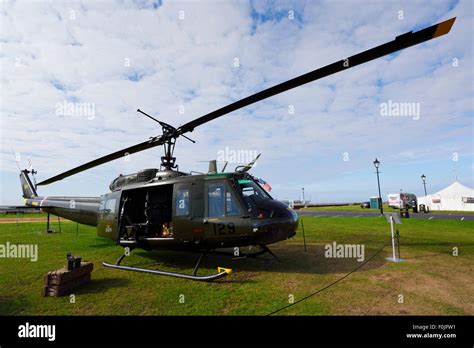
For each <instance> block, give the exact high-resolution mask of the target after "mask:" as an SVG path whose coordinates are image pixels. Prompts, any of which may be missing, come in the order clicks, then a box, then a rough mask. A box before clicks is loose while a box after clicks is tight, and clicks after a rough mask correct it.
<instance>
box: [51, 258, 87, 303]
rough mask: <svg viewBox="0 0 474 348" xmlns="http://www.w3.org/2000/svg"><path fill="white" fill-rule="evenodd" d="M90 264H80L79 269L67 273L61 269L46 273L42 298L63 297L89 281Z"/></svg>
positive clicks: (64, 269) (65, 269)
mask: <svg viewBox="0 0 474 348" xmlns="http://www.w3.org/2000/svg"><path fill="white" fill-rule="evenodd" d="M93 266H94V265H93V264H92V263H91V262H81V267H79V268H75V269H73V270H71V271H68V270H67V268H61V269H58V270H56V271H52V272H48V274H46V275H45V277H44V288H43V291H42V293H43V296H64V295H68V294H70V293H71V292H72V290H74V289H76V288H77V287H79V286H81V285H84V284H86V283H88V282H89V281H90V280H91V272H92V269H93Z"/></svg>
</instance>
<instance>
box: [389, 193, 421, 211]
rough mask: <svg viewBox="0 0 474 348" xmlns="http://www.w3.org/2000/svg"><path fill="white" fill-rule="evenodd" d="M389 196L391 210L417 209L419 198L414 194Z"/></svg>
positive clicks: (392, 194) (391, 194)
mask: <svg viewBox="0 0 474 348" xmlns="http://www.w3.org/2000/svg"><path fill="white" fill-rule="evenodd" d="M387 196H388V206H389V207H391V208H398V209H400V208H413V207H417V198H416V195H414V194H413V193H406V192H399V193H389V194H388V195H387Z"/></svg>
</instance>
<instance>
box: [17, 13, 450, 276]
mask: <svg viewBox="0 0 474 348" xmlns="http://www.w3.org/2000/svg"><path fill="white" fill-rule="evenodd" d="M454 21H455V18H451V19H449V20H446V21H444V22H440V23H438V24H436V25H433V26H430V27H427V28H425V29H421V30H419V31H416V32H411V31H410V32H408V33H405V34H403V35H400V36H398V37H396V38H395V40H393V41H390V42H387V43H385V44H382V45H380V46H377V47H374V48H372V49H369V50H366V51H364V52H361V53H358V54H355V55H353V56H351V57H348V58H345V59H342V60H340V61H337V62H335V63H332V64H329V65H327V66H324V67H322V68H319V69H316V70H313V71H311V72H309V73H306V74H304V75H301V76H298V77H296V78H293V79H291V80H288V81H286V82H283V83H280V84H278V85H275V86H272V87H270V88H267V89H265V90H262V91H260V92H258V93H256V94H253V95H250V96H248V97H246V98H244V99H241V100H238V101H236V102H234V103H232V104H229V105H227V106H224V107H222V108H220V109H218V110H215V111H213V112H210V113H208V114H206V115H204V116H201V117H199V118H196V119H194V120H193V121H190V122H188V123H186V124H184V125H182V126H180V127H177V128H175V127H173V126H172V125H169V124H167V123H165V122H162V121H159V120H157V119H155V118H154V117H152V116H150V115H148V114H146V113H145V112H143V111H141V110H140V109H138V110H137V111H138V112H140V113H142V114H143V115H145V116H147V117H149V118H150V119H152V120H154V121H156V122H157V123H158V124H159V125H160V126H161V128H162V134H161V135H157V136H154V137H151V138H149V140H146V141H144V142H142V143H139V144H136V145H133V146H130V147H127V148H125V149H122V150H119V151H116V152H114V153H111V154H108V155H106V156H103V157H100V158H98V159H95V160H93V161H90V162H88V163H85V164H83V165H81V166H78V167H76V168H73V169H71V170H68V171H66V172H64V173H62V174H59V175H56V176H54V177H52V178H50V179H47V180H44V181H41V182H39V183H37V184H36V180H35V178H34V175H35V174H36V171H34V170H33V169H31V168H30V169H25V170H21V171H20V181H21V185H22V190H23V197H24V199H25V205H26V206H29V207H35V208H38V209H41V210H42V211H45V212H47V213H48V214H53V215H57V216H60V217H64V218H66V219H69V220H72V221H75V222H78V223H81V224H86V225H90V226H96V227H97V234H98V235H99V236H101V237H106V238H110V239H112V240H114V241H116V243H117V244H118V245H120V246H122V247H124V248H125V252H124V253H123V255H122V256H120V258H119V259H118V260H117V262H116V263H115V264H110V263H106V262H104V263H103V265H104V266H105V267H112V268H117V269H122V270H131V271H139V272H147V273H152V274H157V275H165V276H173V277H180V278H185V279H191V280H200V281H211V280H215V279H219V278H222V277H224V276H226V275H228V274H229V273H231V270H230V269H226V268H220V267H219V268H218V270H217V273H215V274H212V275H201V276H200V275H197V271H198V268H199V265H200V262H201V260H202V258H203V257H204V255H206V254H208V253H216V254H225V253H226V252H225V251H224V249H226V248H237V249H239V248H242V247H249V248H250V247H251V248H253V246H255V249H250V251H252V250H254V251H253V252H250V251H249V252H248V253H242V255H243V256H244V257H251V256H257V255H261V254H263V253H266V252H268V253H270V254H272V255H274V254H273V253H272V252H271V251H270V249H269V248H268V245H269V244H272V243H276V242H279V241H283V240H286V239H288V238H291V237H293V236H294V235H295V234H296V229H297V226H298V216H297V214H296V213H295V212H294V211H293V210H292V209H291V208H289V207H288V206H286V205H285V204H283V203H281V202H279V201H277V200H275V199H273V198H272V197H271V196H270V194H269V193H268V192H267V191H266V190H265V189H264V188H263V187H262V186H261V185H260V184H259V182H258V180H257V179H256V178H255V177H254V176H252V175H251V174H250V173H249V171H250V169H252V166H253V165H254V164H255V161H256V160H257V159H258V156H257V158H256V159H254V161H252V162H251V163H249V164H248V165H244V166H240V167H237V168H235V169H234V170H233V171H231V172H230V171H229V172H225V171H224V170H222V171H220V172H219V171H218V170H217V164H216V161H210V163H209V170H208V172H207V173H196V172H191V173H185V172H182V171H179V170H178V166H177V164H176V158H175V157H173V152H174V148H175V144H176V140H177V139H178V138H179V137H183V138H185V139H187V140H189V141H191V142H193V143H194V141H193V140H192V139H190V138H189V137H188V136H187V135H186V134H188V133H190V132H192V131H194V130H195V129H196V128H197V127H199V126H202V125H203V124H205V123H207V122H210V121H212V120H214V119H216V118H218V117H221V116H224V115H227V114H229V113H231V112H233V111H235V110H238V109H241V108H243V107H246V106H248V105H251V104H253V103H256V102H259V101H261V100H264V99H266V98H269V97H272V96H274V95H277V94H279V93H282V92H285V91H288V90H290V89H293V88H296V87H298V86H301V85H304V84H307V83H309V82H312V81H315V80H318V79H320V78H323V77H326V76H329V75H332V74H335V73H338V72H340V71H343V70H347V69H349V68H352V67H355V66H358V65H360V64H363V63H366V62H368V61H371V60H374V59H377V58H380V57H382V56H385V55H388V54H392V53H394V52H397V51H399V50H402V49H405V48H407V47H410V46H414V45H417V44H420V43H423V42H425V41H428V40H431V39H433V38H436V37H439V36H442V35H445V34H447V33H448V32H449V31H450V29H451V27H452V25H453V23H454ZM156 146H163V147H164V156H162V157H161V165H160V168H159V169H145V170H141V171H139V172H137V173H135V174H130V175H120V176H119V177H117V178H116V179H115V180H113V181H112V183H111V184H110V187H109V188H110V192H108V193H106V194H104V195H102V196H100V197H72V196H59V197H58V196H56V197H52V196H39V195H38V194H37V186H42V185H48V184H51V183H53V182H56V181H59V180H62V179H64V178H67V177H69V176H71V175H74V174H77V173H80V172H82V171H85V170H87V169H90V168H93V167H96V166H98V165H101V164H104V163H107V162H110V161H113V160H116V159H119V158H122V157H124V156H128V155H131V154H133V153H137V152H140V151H143V150H147V149H150V148H153V147H156ZM259 156H260V155H259ZM224 169H225V167H224ZM30 174H31V175H32V176H30ZM135 248H141V249H144V250H156V249H168V250H176V251H195V252H198V253H200V256H199V259H198V260H197V262H196V264H195V267H194V271H193V272H192V274H185V273H177V272H168V271H163V270H157V269H146V268H139V267H128V266H123V265H121V261H122V260H123V259H124V257H125V256H126V255H128V254H129V252H130V251H131V250H133V249H135Z"/></svg>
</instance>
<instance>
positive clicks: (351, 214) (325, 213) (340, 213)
mask: <svg viewBox="0 0 474 348" xmlns="http://www.w3.org/2000/svg"><path fill="white" fill-rule="evenodd" d="M296 212H297V213H298V215H299V216H313V217H348V218H364V217H372V216H379V215H380V212H375V211H346V210H333V211H329V210H321V211H307V210H306V211H303V210H296ZM412 218H413V219H426V220H462V221H464V220H474V214H449V213H448V214H441V213H440V214H438V213H437V214H424V213H416V214H415V213H412V212H410V219H412Z"/></svg>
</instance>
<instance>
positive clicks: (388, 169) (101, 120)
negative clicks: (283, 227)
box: [0, 0, 474, 205]
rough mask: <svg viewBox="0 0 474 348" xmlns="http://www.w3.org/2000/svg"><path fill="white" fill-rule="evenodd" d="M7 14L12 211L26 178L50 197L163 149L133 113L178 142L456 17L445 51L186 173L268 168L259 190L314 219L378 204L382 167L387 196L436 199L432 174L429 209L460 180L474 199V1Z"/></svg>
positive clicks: (163, 4) (225, 126) (270, 107)
mask: <svg viewBox="0 0 474 348" xmlns="http://www.w3.org/2000/svg"><path fill="white" fill-rule="evenodd" d="M0 4H1V10H0V72H1V74H0V84H1V85H0V87H1V89H0V129H1V131H0V205H21V204H23V200H22V197H21V187H20V182H19V178H18V168H17V161H16V160H18V161H19V163H20V165H21V167H22V168H28V167H29V166H30V164H29V163H30V162H31V163H32V166H33V168H34V169H35V170H37V171H38V174H37V180H38V181H40V180H43V179H46V178H48V177H50V176H53V175H55V174H58V173H60V172H63V171H65V170H68V169H71V168H72V167H75V166H77V165H80V164H83V163H85V162H87V161H90V160H92V159H94V158H96V157H100V156H103V155H105V154H108V153H111V152H115V151H117V150H119V149H121V148H125V147H128V146H130V145H133V144H135V143H139V142H143V141H145V140H147V139H148V138H149V137H152V136H156V135H159V134H161V128H160V127H159V126H158V124H156V123H155V122H153V121H151V120H150V119H148V118H146V117H144V116H141V115H140V114H138V113H137V112H136V110H137V109H138V108H140V109H141V110H144V111H145V112H147V113H149V114H151V115H153V116H154V117H156V118H158V119H160V120H162V121H164V122H167V123H169V124H172V125H174V126H179V125H181V124H184V123H186V122H188V121H190V120H192V119H194V118H197V117H199V116H201V115H204V114H206V113H208V112H210V111H213V110H215V109H218V108H220V107H222V106H225V105H227V104H229V103H232V102H234V101H236V100H238V99H240V98H243V97H246V96H248V95H250V94H252V93H255V92H258V91H259V90H262V89H264V88H268V87H270V86H272V85H275V84H278V83H280V82H283V81H285V80H287V79H290V78H293V77H296V76H298V75H301V74H304V73H306V72H309V71H311V70H314V69H316V68H319V67H321V66H324V65H327V64H330V63H332V62H335V61H338V60H340V59H343V58H345V57H348V56H351V55H353V54H356V53H359V52H361V51H364V50H366V49H369V48H372V47H375V46H378V45H380V44H383V43H385V42H388V41H391V40H393V39H394V38H395V37H396V36H398V35H401V34H403V33H405V32H408V31H411V30H413V31H416V30H419V29H421V28H424V27H427V26H430V25H433V24H435V23H438V22H440V21H443V20H446V19H449V18H451V17H457V19H456V22H455V23H454V26H453V28H452V30H451V32H450V33H449V34H447V35H445V36H442V37H440V38H437V39H434V40H431V41H429V42H427V43H423V44H421V45H418V46H415V47H411V48H408V49H406V50H403V51H401V52H400V53H396V54H392V55H389V56H386V57H383V58H381V59H378V60H376V61H372V62H369V63H367V64H364V65H361V66H358V67H355V68H352V69H349V70H347V71H343V72H340V73H338V74H335V75H332V76H329V77H327V78H324V79H321V80H318V81H315V82H312V83H310V84H307V85H304V86H301V87H298V88H296V89H293V90H291V91H288V92H285V93H283V94H280V95H277V96H274V97H271V98H269V99H267V100H265V101H262V102H259V103H258V104H254V105H251V106H248V107H246V108H243V109H241V110H238V111H235V112H233V113H231V114H229V115H226V116H224V117H221V118H219V119H217V120H214V121H212V122H210V123H208V124H206V125H204V126H201V127H198V128H196V129H195V130H194V132H192V133H189V134H188V135H189V136H190V137H191V138H192V139H193V140H195V141H196V143H195V144H193V143H191V142H189V141H187V140H186V139H183V138H180V139H178V141H177V145H176V150H175V156H176V157H177V163H178V164H179V169H180V170H181V171H185V172H189V171H192V170H194V171H202V172H205V171H206V170H207V163H205V161H208V160H211V159H227V160H231V162H232V163H229V164H228V166H227V169H233V168H234V167H236V166H237V165H239V164H242V163H237V162H239V160H240V162H245V161H247V158H250V157H252V156H254V155H255V154H258V153H261V154H262V155H261V157H260V159H259V161H258V162H257V166H256V167H255V168H253V169H252V171H251V172H252V173H253V174H254V175H255V176H257V177H260V178H263V179H264V180H265V181H267V182H268V183H269V184H270V185H271V186H272V187H273V190H272V192H271V193H272V195H273V196H274V197H275V198H278V199H301V198H302V188H304V192H305V199H307V200H308V199H310V200H311V201H313V202H316V203H326V202H361V201H367V200H368V199H369V197H371V196H376V195H377V194H378V192H377V178H376V174H375V169H374V166H373V163H372V162H373V161H374V159H375V158H378V159H379V160H380V162H381V164H380V171H381V174H380V183H381V191H382V195H383V196H385V195H386V194H387V193H394V192H399V191H400V190H403V191H404V192H413V193H415V194H417V195H419V196H421V195H423V184H422V181H421V178H420V176H421V175H422V174H425V175H426V177H427V179H426V185H427V191H428V193H430V192H435V191H438V190H440V189H442V188H444V187H446V186H448V185H449V184H451V183H452V182H453V181H454V179H455V178H457V180H459V181H460V182H461V183H463V184H464V185H467V186H470V187H472V186H474V164H473V157H474V146H473V139H474V127H473V116H474V115H473V114H474V113H473V109H474V108H473V103H474V98H473V97H474V82H473V81H474V60H473V42H472V33H473V31H474V21H473V2H472V1H468V0H466V1H442V0H437V1H419V0H416V1H401V0H398V1H358V0H345V1H243V0H242V1H199V2H197V1H185V2H182V1H172V2H171V1H156V0H155V1H151V0H150V1H146V0H143V1H142V0H140V1H108V0H101V1H5V0H0ZM403 105H404V106H410V108H409V109H405V110H404V112H405V113H404V115H403V116H396V113H395V111H394V110H396V108H397V107H400V106H403ZM387 107H389V111H391V113H390V112H389V113H388V114H387V113H385V112H384V111H383V109H384V108H385V111H386V110H387ZM236 153H239V154H240V156H232V154H236ZM223 154H224V155H223ZM161 156H162V149H161V148H160V147H157V148H154V149H150V150H147V151H144V152H141V153H137V154H133V155H130V156H127V157H124V158H123V159H118V160H116V161H113V162H110V163H108V164H105V165H102V166H99V167H96V168H94V169H91V170H88V171H86V172H83V173H81V174H78V175H75V176H72V177H70V178H67V179H64V180H62V181H60V182H57V183H54V184H51V185H48V186H41V187H39V190H38V191H39V194H40V195H71V196H77V195H79V196H99V195H101V194H104V193H106V192H108V190H109V189H108V186H109V184H110V182H111V181H112V180H113V179H114V178H115V177H116V176H117V175H118V174H120V173H123V174H128V173H133V172H136V171H138V170H141V169H144V168H157V167H159V164H160V157H161ZM223 156H224V158H223ZM233 157H235V158H233ZM236 157H239V158H236ZM221 165H222V164H221Z"/></svg>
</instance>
